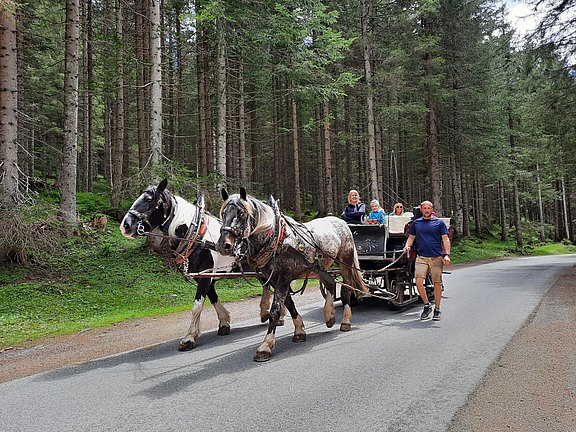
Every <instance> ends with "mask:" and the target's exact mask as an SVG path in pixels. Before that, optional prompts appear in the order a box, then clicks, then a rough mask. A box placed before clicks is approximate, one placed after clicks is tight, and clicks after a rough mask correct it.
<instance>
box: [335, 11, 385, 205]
mask: <svg viewBox="0 0 576 432" xmlns="http://www.w3.org/2000/svg"><path fill="white" fill-rule="evenodd" d="M371 10H372V2H371V0H362V35H363V38H362V40H363V52H364V79H365V81H366V115H367V120H368V130H367V141H368V164H369V167H370V193H371V195H372V198H376V197H379V196H380V188H379V185H378V167H377V163H376V129H375V126H374V95H373V89H372V65H371V59H370V52H371V47H370V41H371V29H370V26H369V20H370V17H371V16H372V13H371ZM325 121H326V120H325Z"/></svg>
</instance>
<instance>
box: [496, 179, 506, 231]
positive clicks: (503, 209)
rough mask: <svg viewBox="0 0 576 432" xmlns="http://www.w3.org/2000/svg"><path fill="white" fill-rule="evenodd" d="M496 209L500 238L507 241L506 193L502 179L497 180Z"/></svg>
mask: <svg viewBox="0 0 576 432" xmlns="http://www.w3.org/2000/svg"><path fill="white" fill-rule="evenodd" d="M498 202H499V204H500V205H499V206H498V209H499V211H500V227H501V228H500V240H502V241H503V242H505V241H508V227H507V225H506V194H505V190H504V181H503V180H498Z"/></svg>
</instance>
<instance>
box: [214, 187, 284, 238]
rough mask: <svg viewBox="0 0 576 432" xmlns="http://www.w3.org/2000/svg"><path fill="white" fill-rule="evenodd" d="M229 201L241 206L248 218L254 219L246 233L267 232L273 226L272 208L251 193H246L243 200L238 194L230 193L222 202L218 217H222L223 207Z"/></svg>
mask: <svg viewBox="0 0 576 432" xmlns="http://www.w3.org/2000/svg"><path fill="white" fill-rule="evenodd" d="M230 202H233V203H234V204H235V205H237V206H239V207H242V209H244V211H245V212H246V214H247V215H248V216H249V218H250V220H252V221H254V227H253V228H252V229H251V232H250V233H249V234H248V235H252V234H259V233H262V232H267V231H270V230H271V229H273V228H274V223H275V218H274V212H273V211H272V208H271V207H269V206H268V205H266V204H264V203H263V202H262V201H260V200H258V199H256V198H254V197H253V196H251V195H247V196H246V199H245V200H244V199H242V198H241V197H240V194H234V195H230V196H229V197H228V199H227V200H225V201H224V202H223V203H222V207H221V208H220V219H222V214H223V212H224V209H225V208H226V206H227V205H228V204H229V203H230Z"/></svg>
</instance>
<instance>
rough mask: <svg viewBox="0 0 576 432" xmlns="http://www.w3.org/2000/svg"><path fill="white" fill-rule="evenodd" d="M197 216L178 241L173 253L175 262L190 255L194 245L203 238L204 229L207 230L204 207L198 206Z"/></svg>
mask: <svg viewBox="0 0 576 432" xmlns="http://www.w3.org/2000/svg"><path fill="white" fill-rule="evenodd" d="M197 215H198V216H197V218H196V220H195V221H194V222H192V223H191V224H190V226H189V227H188V231H187V232H186V235H185V236H184V239H183V240H182V241H181V242H180V244H179V245H178V247H177V248H176V250H175V251H174V255H175V256H176V263H177V264H182V263H184V262H185V261H186V260H187V259H188V258H189V257H190V255H192V253H193V252H194V251H195V250H196V247H197V246H198V245H199V244H200V242H201V241H202V240H203V238H204V235H205V234H206V231H208V222H207V221H206V218H205V217H204V209H202V208H199V210H198V213H197Z"/></svg>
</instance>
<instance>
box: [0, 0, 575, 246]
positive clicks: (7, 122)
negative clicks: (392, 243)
mask: <svg viewBox="0 0 576 432" xmlns="http://www.w3.org/2000/svg"><path fill="white" fill-rule="evenodd" d="M525 3H527V4H528V5H529V6H530V8H531V10H532V11H534V12H538V15H537V16H538V17H539V18H538V20H539V21H538V25H537V28H536V30H535V31H534V32H531V33H530V34H527V35H520V34H519V33H518V32H517V31H516V29H515V28H513V27H512V26H511V25H510V23H509V22H508V21H507V19H506V10H507V9H506V4H505V3H504V2H502V1H483V0H468V1H465V2H464V1H461V0H396V1H394V0H388V1H387V0H339V1H332V0H322V1H320V0H308V1H292V0H285V1H281V2H276V1H263V0H244V1H239V0H228V1H226V0H197V1H184V0H35V1H24V0H0V62H1V63H0V84H1V85H0V182H1V183H0V206H1V207H2V208H3V209H4V210H3V211H7V210H9V211H13V210H14V209H18V208H21V207H22V206H32V207H34V206H35V205H37V202H38V193H39V192H46V191H47V190H50V191H55V193H56V194H57V198H58V210H57V211H58V217H59V218H60V220H61V221H63V222H65V223H68V224H70V225H74V224H77V223H78V222H79V215H78V209H77V205H76V197H77V194H78V193H83V192H94V191H102V190H103V191H104V192H105V193H106V196H107V197H108V198H109V203H107V205H106V213H108V215H109V216H111V217H116V216H117V215H119V214H122V213H123V212H125V210H126V209H127V205H128V206H129V202H131V201H132V200H133V199H134V198H135V197H136V196H137V194H138V193H139V191H141V190H142V189H143V188H144V187H145V186H147V185H149V184H154V183H156V182H157V181H159V180H161V179H162V178H168V179H169V185H170V186H169V187H170V188H171V189H173V190H174V191H175V192H177V193H178V194H180V195H183V196H185V197H187V198H189V199H194V198H195V197H196V196H197V195H198V194H199V193H200V192H202V193H204V194H205V195H206V196H207V197H208V202H209V208H210V210H211V211H213V212H217V210H218V206H219V191H220V188H222V187H226V188H227V189H228V190H229V191H231V192H235V191H237V190H238V188H239V187H240V186H244V187H245V188H246V189H247V190H248V192H249V193H250V194H251V195H254V196H256V197H259V198H261V199H266V198H267V197H268V196H269V195H274V196H275V197H276V198H277V199H279V200H280V205H281V207H282V209H283V211H285V212H288V213H290V214H292V215H294V217H295V218H296V219H299V220H300V219H304V218H309V217H312V216H313V215H316V214H317V215H320V216H321V215H325V214H330V213H332V214H336V215H339V214H340V213H341V211H342V208H343V207H344V205H345V203H346V196H347V193H348V191H349V190H350V189H357V190H358V191H359V192H360V196H361V199H362V200H363V201H364V202H370V200H371V199H373V198H376V199H379V201H380V203H381V204H382V206H383V207H384V208H385V209H386V210H387V211H390V210H391V209H392V206H393V204H394V203H395V202H402V203H404V205H405V206H407V207H411V206H415V205H418V204H419V203H420V202H421V201H422V200H425V199H427V200H431V201H433V202H434V204H435V209H436V211H437V213H438V214H440V215H442V216H445V217H452V218H454V220H455V224H456V227H457V231H458V233H459V234H460V235H461V236H464V237H466V236H470V235H471V234H474V233H475V234H479V235H481V234H482V233H483V232H485V231H494V230H496V232H497V235H498V236H500V237H501V238H502V239H503V240H506V239H507V237H508V236H514V238H515V240H516V244H517V245H518V247H520V248H521V247H522V245H523V242H524V238H523V230H524V228H525V227H528V226H529V227H532V228H534V227H535V228H536V229H537V231H538V233H539V236H540V239H541V240H545V239H549V240H552V241H557V242H558V241H562V240H566V241H570V242H572V243H574V230H573V226H574V204H573V202H574V197H575V193H576V181H575V180H576V175H575V173H576V116H575V115H574V113H576V82H575V79H576V69H575V68H574V58H575V55H576V30H575V29H576V22H575V21H576V18H575V17H576V2H575V1H573V0H569V1H566V0H564V1H560V0H557V1H554V0H531V1H527V2H525ZM311 215H312V216H311Z"/></svg>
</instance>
